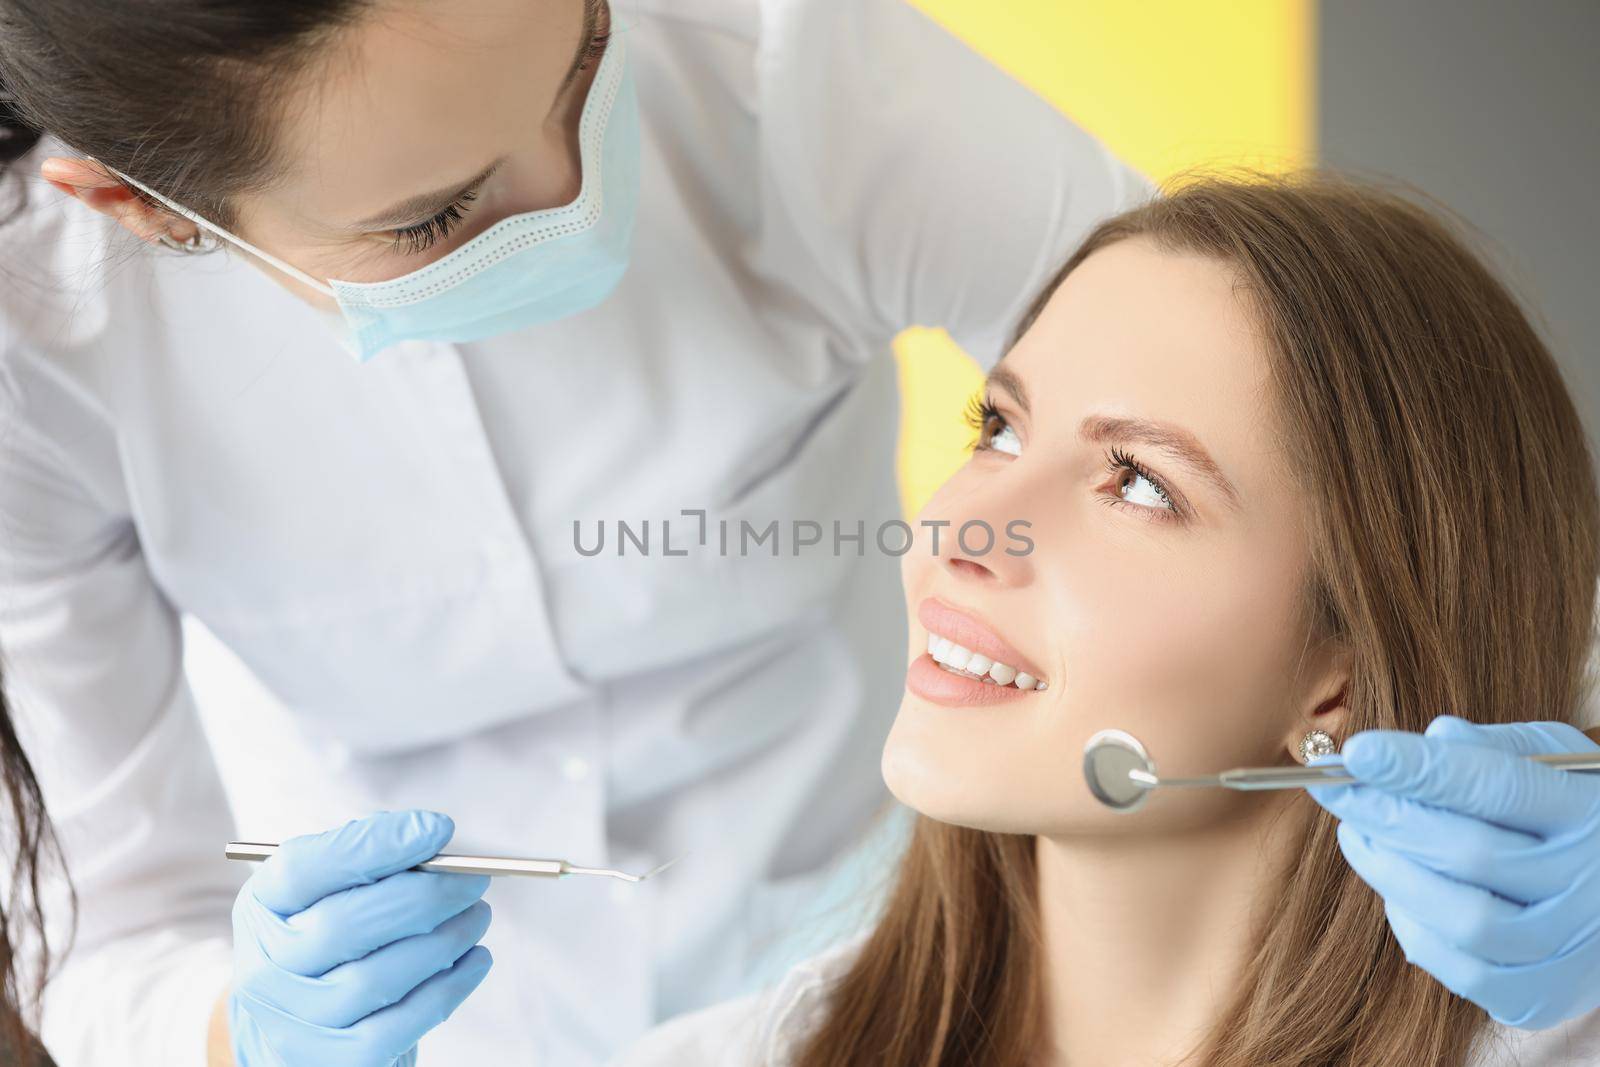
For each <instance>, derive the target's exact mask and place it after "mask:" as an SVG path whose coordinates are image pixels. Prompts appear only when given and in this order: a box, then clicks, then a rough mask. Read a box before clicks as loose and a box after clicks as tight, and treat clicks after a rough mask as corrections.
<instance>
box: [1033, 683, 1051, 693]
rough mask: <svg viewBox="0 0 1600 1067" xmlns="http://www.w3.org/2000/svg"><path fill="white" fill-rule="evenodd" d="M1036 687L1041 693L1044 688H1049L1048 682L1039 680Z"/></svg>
mask: <svg viewBox="0 0 1600 1067" xmlns="http://www.w3.org/2000/svg"><path fill="white" fill-rule="evenodd" d="M1036 688H1037V689H1038V691H1039V692H1041V693H1042V692H1044V691H1045V690H1046V689H1049V688H1050V683H1048V682H1040V683H1039V684H1038V686H1037V687H1036Z"/></svg>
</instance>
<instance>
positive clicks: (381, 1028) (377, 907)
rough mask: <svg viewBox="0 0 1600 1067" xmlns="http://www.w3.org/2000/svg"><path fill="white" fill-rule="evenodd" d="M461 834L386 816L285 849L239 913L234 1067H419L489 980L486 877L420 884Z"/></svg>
mask: <svg viewBox="0 0 1600 1067" xmlns="http://www.w3.org/2000/svg"><path fill="white" fill-rule="evenodd" d="M454 832H455V826H454V824H453V823H452V822H451V821H450V820H449V818H447V817H446V816H443V815H439V814H435V813H434V812H427V811H409V812H380V813H379V814H377V815H373V816H370V817H369V818H365V819H358V820H356V821H355V822H351V823H347V824H345V825H344V826H341V827H340V828H339V829H337V830H330V831H328V832H327V833H324V834H316V835H313V836H310V837H297V838H293V839H291V840H289V841H286V842H284V843H283V846H282V847H281V848H280V849H279V850H278V853H277V855H275V856H273V857H272V858H271V859H268V860H267V861H266V862H265V863H263V864H262V865H261V866H260V868H259V869H257V870H256V872H255V874H254V875H253V876H252V877H251V878H250V880H249V881H248V882H246V883H245V885H244V888H243V889H242V890H240V892H239V896H238V898H237V899H236V900H235V901H234V905H233V953H234V964H233V975H234V980H233V991H232V993H231V994H230V996H229V998H228V1021H229V1025H230V1026H231V1028H232V1038H233V1058H234V1062H235V1063H236V1064H237V1065H238V1067H310V1065H315V1067H392V1065H394V1064H399V1065H400V1067H412V1065H414V1064H415V1063H416V1061H417V1053H416V1045H417V1042H418V1041H419V1040H420V1039H421V1038H422V1035H423V1034H425V1033H427V1032H428V1031H429V1030H432V1029H433V1028H434V1027H435V1026H438V1025H439V1024H440V1023H442V1022H443V1021H444V1020H445V1019H447V1018H448V1017H449V1016H450V1013H451V1012H453V1011H454V1010H455V1009H456V1007H457V1006H458V1005H459V1004H460V1003H461V1002H462V1001H463V1000H465V999H466V998H467V995H468V994H470V993H471V992H472V991H473V990H474V989H476V988H477V986H478V983H479V982H481V981H483V976H484V975H485V974H487V973H488V971H489V964H490V962H491V960H490V957H489V950H488V949H486V948H484V947H483V946H481V945H478V939H479V938H481V937H482V936H483V934H484V932H485V931H486V930H487V929H488V928H489V905H488V904H486V903H484V902H483V901H482V900H480V899H479V898H480V897H482V896H483V893H484V891H485V890H486V889H488V888H489V879H488V878H487V877H485V876H483V875H464V874H428V873H423V872H420V871H412V870H408V869H407V868H410V867H414V866H416V865H417V864H419V863H421V862H423V861H424V860H427V859H431V858H432V857H433V856H436V855H438V854H439V851H440V850H441V849H442V848H444V846H445V843H446V842H448V841H449V840H450V835H451V834H452V833H454Z"/></svg>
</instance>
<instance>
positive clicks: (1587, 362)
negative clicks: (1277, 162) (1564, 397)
mask: <svg viewBox="0 0 1600 1067" xmlns="http://www.w3.org/2000/svg"><path fill="white" fill-rule="evenodd" d="M1318 17H1319V20H1320V23H1321V25H1320V33H1319V46H1318V51H1319V55H1318V61H1319V64H1320V69H1319V73H1318V79H1319V83H1320V85H1319V97H1320V99H1319V109H1320V114H1319V116H1318V117H1319V120H1320V133H1319V138H1320V150H1321V155H1322V159H1323V161H1324V162H1326V163H1327V164H1329V165H1331V166H1335V167H1343V168H1354V169H1357V170H1360V171H1362V172H1364V173H1368V174H1381V175H1386V176H1391V177H1395V178H1400V179H1403V180H1405V181H1409V182H1412V183H1415V184H1416V185H1417V186H1419V187H1420V188H1421V189H1423V190H1425V191H1426V192H1427V193H1429V194H1430V195H1431V196H1433V197H1436V198H1437V199H1439V200H1442V201H1443V202H1444V203H1445V204H1447V205H1449V206H1450V207H1451V208H1453V209H1455V210H1456V211H1458V212H1460V213H1461V214H1462V215H1464V216H1465V217H1466V218H1467V219H1468V220H1469V221H1470V222H1471V223H1472V224H1473V225H1474V226H1476V227H1477V228H1478V229H1480V230H1481V231H1483V233H1484V235H1485V237H1486V238H1487V241H1488V244H1487V250H1488V251H1489V253H1490V254H1491V255H1492V256H1493V257H1494V259H1495V260H1496V261H1497V262H1498V264H1499V265H1500V268H1501V274H1502V276H1503V277H1505V278H1506V279H1507V280H1508V281H1509V282H1510V283H1511V284H1512V286H1513V287H1514V288H1515V289H1516V291H1517V293H1518V294H1519V295H1520V296H1521V297H1522V298H1523V299H1524V301H1525V302H1527V303H1528V304H1530V305H1531V307H1532V308H1533V310H1534V313H1535V316H1536V318H1537V319H1538V320H1539V321H1540V322H1541V323H1542V325H1543V327H1544V332H1545V337H1546V339H1547V341H1548V342H1549V343H1550V345H1551V346H1552V348H1553V349H1554V350H1555V352H1556V355H1557V358H1558V359H1560V361H1561V364H1562V368H1563V371H1564V372H1565V374H1566V377H1567V381H1568V383H1569V386H1570V388H1571V389H1572V391H1573V393H1574V394H1575V396H1576V397H1577V400H1578V404H1579V407H1580V408H1581V409H1582V411H1583V415H1584V419H1585V421H1586V423H1587V426H1588V430H1589V440H1590V442H1591V447H1593V448H1594V449H1595V452H1596V454H1597V455H1600V286H1597V281H1596V277H1597V275H1600V196H1597V192H1596V188H1597V186H1600V0H1501V2H1495V0H1323V2H1322V4H1321V6H1320V11H1319V16H1318Z"/></svg>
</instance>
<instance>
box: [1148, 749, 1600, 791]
mask: <svg viewBox="0 0 1600 1067" xmlns="http://www.w3.org/2000/svg"><path fill="white" fill-rule="evenodd" d="M1525 758H1526V759H1531V760H1533V761H1534V762H1536V763H1543V764H1546V765H1548V766H1551V767H1554V768H1556V769H1557V770H1564V771H1577V772H1579V773H1588V774H1594V773H1600V752H1560V753H1549V752H1544V753H1540V754H1538V755H1536V756H1527V757H1525ZM1217 780H1218V784H1219V785H1224V786H1226V787H1228V788H1229V789H1246V790H1254V789H1299V788H1301V787H1304V786H1308V785H1350V784H1351V783H1353V782H1357V781H1359V780H1360V779H1358V778H1356V777H1355V776H1353V775H1350V774H1346V773H1344V764H1342V763H1319V764H1318V765H1317V766H1315V767H1239V768H1235V769H1234V770H1231V771H1223V772H1222V773H1221V774H1219V775H1217ZM1163 784H1166V783H1163Z"/></svg>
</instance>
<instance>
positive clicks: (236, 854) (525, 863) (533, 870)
mask: <svg viewBox="0 0 1600 1067" xmlns="http://www.w3.org/2000/svg"><path fill="white" fill-rule="evenodd" d="M277 851H278V846H277V845H272V844H267V843H265V842H260V841H229V842H228V847H227V848H226V849H224V850H223V855H225V856H227V857H228V859H230V860H243V861H245V862H247V863H260V862H261V861H263V860H265V859H267V858H269V857H271V856H272V855H274V854H275V853H276V852H277ZM682 858H683V857H682V856H679V857H677V858H676V859H670V860H668V861H667V862H665V863H662V864H659V865H658V866H655V867H652V868H651V869H650V870H648V871H645V872H644V873H643V874H629V873H628V872H626V871H614V870H610V869H609V868H604V867H579V866H577V865H576V864H572V863H568V862H567V861H566V860H539V859H514V858H512V857H510V856H452V855H449V854H448V853H440V854H439V855H437V856H435V857H433V859H431V860H427V861H425V862H423V863H419V864H417V865H416V866H415V867H412V868H411V870H413V871H432V872H435V873H440V874H487V875H520V876H522V877H524V878H561V877H564V876H566V875H569V874H592V875H597V876H599V877H601V878H616V879H619V880H621V881H624V882H642V881H644V880H645V879H646V878H653V877H655V876H656V875H658V874H660V873H661V872H662V871H664V870H666V869H667V868H668V867H670V866H672V865H673V864H674V863H677V862H678V860H680V859H682Z"/></svg>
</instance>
